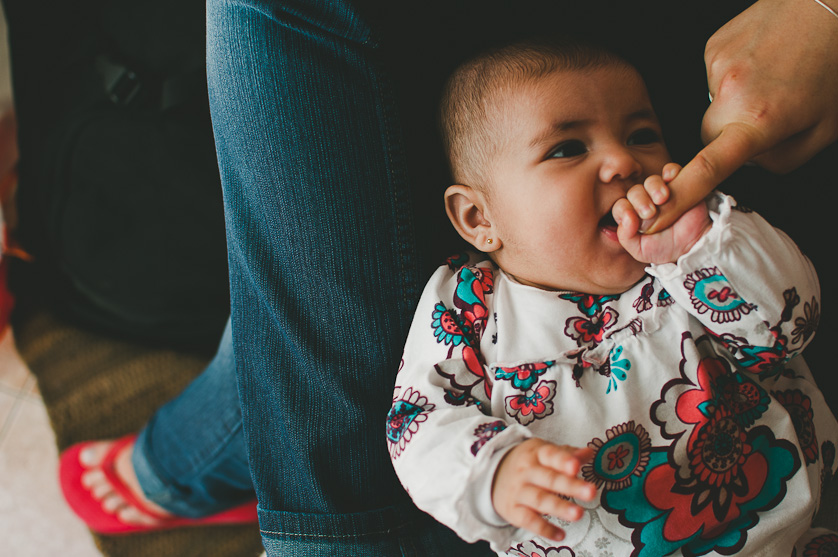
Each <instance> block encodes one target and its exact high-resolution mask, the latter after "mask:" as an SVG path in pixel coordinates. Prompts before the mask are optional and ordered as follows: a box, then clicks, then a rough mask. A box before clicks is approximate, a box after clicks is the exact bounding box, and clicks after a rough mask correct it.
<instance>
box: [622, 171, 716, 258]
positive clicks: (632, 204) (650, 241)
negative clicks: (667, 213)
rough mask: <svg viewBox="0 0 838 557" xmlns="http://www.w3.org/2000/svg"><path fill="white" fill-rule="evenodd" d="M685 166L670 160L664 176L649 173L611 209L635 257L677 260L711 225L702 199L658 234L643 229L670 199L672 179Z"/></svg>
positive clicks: (626, 243)
mask: <svg viewBox="0 0 838 557" xmlns="http://www.w3.org/2000/svg"><path fill="white" fill-rule="evenodd" d="M680 171H681V166H680V165H678V164H675V163H669V164H667V165H666V166H664V167H663V172H662V173H661V175H660V176H658V175H655V176H649V177H648V178H646V181H645V182H644V183H643V184H637V185H636V186H634V187H633V188H631V189H630V190H629V191H628V193H626V197H624V198H622V199H619V200H618V201H617V202H616V203H615V204H614V207H613V208H612V209H611V214H612V215H613V216H614V220H615V221H617V224H618V226H617V237H618V238H619V240H620V243H621V244H622V245H623V247H624V248H625V249H626V251H627V252H629V254H631V256H632V257H634V258H635V259H636V260H638V261H640V262H643V263H674V262H675V261H677V260H678V258H679V257H681V256H682V255H683V254H685V253H687V252H688V251H689V250H690V248H691V247H693V245H695V243H696V242H697V241H698V240H699V239H701V237H702V236H704V234H705V233H706V232H707V231H708V230H709V229H710V226H711V225H712V222H711V221H710V215H709V214H708V212H707V204H706V203H705V202H704V201H702V202H701V203H699V204H698V205H696V206H694V207H692V208H691V209H688V210H687V211H686V212H685V213H684V214H682V215H681V216H680V217H678V220H676V221H675V222H674V223H673V224H672V225H671V226H669V227H667V228H665V229H663V230H661V231H660V232H657V233H655V234H643V233H641V232H640V228H641V225H642V224H643V221H648V220H649V219H651V218H653V217H654V216H655V215H656V214H657V212H658V209H657V208H658V206H659V205H663V204H664V203H666V201H667V200H668V199H669V185H668V184H669V183H670V182H671V181H672V180H674V179H675V177H676V176H677V175H678V173H679V172H680Z"/></svg>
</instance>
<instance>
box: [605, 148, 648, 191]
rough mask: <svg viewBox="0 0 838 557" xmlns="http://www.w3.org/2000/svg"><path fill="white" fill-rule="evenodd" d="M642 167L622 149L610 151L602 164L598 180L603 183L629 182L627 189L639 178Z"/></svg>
mask: <svg viewBox="0 0 838 557" xmlns="http://www.w3.org/2000/svg"><path fill="white" fill-rule="evenodd" d="M642 171H643V167H642V166H641V165H640V162H639V161H638V160H637V159H636V158H635V157H634V155H633V154H632V153H631V152H630V151H629V150H628V149H625V148H623V147H615V148H613V149H611V150H610V151H609V152H608V153H607V155H606V157H605V160H604V161H603V163H602V168H601V169H600V178H601V180H602V181H603V182H605V183H611V182H615V181H618V182H621V183H623V182H629V185H628V187H631V186H632V185H634V182H635V181H637V179H639V178H640V173H641V172H642Z"/></svg>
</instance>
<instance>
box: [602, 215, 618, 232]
mask: <svg viewBox="0 0 838 557" xmlns="http://www.w3.org/2000/svg"><path fill="white" fill-rule="evenodd" d="M599 227H600V228H607V229H611V230H616V229H617V221H615V220H614V215H612V214H611V211H609V212H607V213H605V215H603V217H602V218H601V219H599Z"/></svg>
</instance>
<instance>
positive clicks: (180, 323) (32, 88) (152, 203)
mask: <svg viewBox="0 0 838 557" xmlns="http://www.w3.org/2000/svg"><path fill="white" fill-rule="evenodd" d="M3 1H4V8H5V12H6V17H7V21H8V30H9V42H10V50H11V60H12V79H13V87H14V95H15V110H16V112H17V117H18V126H19V128H18V129H19V133H18V137H19V145H20V154H21V155H20V165H19V176H20V182H19V191H18V210H19V215H20V226H19V230H18V237H19V240H20V241H21V243H22V244H23V246H24V248H25V249H27V250H28V251H29V252H30V253H32V255H33V256H34V257H35V260H36V265H37V271H38V275H39V276H41V277H42V278H44V279H45V280H44V282H40V283H39V285H38V287H37V288H38V289H39V292H41V293H42V294H41V295H43V296H47V297H49V298H50V299H51V300H52V301H53V302H54V303H55V306H56V307H57V308H58V309H61V310H63V312H64V313H65V314H67V315H69V316H70V317H72V318H73V319H74V320H75V321H76V322H78V323H81V324H85V325H89V326H93V327H97V328H99V329H103V330H107V331H111V332H116V333H121V334H125V335H130V336H132V337H134V338H146V339H151V340H160V341H167V342H174V343H178V344H184V343H187V344H189V343H200V344H204V343H206V344H214V343H217V341H218V339H219V338H220V334H221V331H222V329H223V327H224V322H225V320H226V318H227V315H228V313H229V293H228V292H229V290H228V278H227V259H226V243H225V236H224V216H223V207H222V198H221V187H220V183H219V177H218V167H217V162H216V155H215V147H214V143H213V136H212V128H211V125H210V118H209V107H208V101H207V93H206V73H205V57H204V56H205V55H204V52H205V7H204V2H203V0H155V1H150V2H149V1H147V2H125V1H121V0H120V1H116V0H114V1H110V2H98V1H90V0H82V1H81V2H50V3H48V5H44V3H40V2H31V1H29V0H3ZM27 282H29V281H27ZM19 283H20V281H18V283H17V284H19ZM22 286H25V285H22Z"/></svg>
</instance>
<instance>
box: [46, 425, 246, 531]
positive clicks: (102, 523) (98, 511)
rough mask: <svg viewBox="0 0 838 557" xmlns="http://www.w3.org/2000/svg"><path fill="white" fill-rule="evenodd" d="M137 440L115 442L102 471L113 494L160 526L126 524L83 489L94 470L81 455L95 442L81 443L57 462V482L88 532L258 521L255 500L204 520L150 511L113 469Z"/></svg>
mask: <svg viewBox="0 0 838 557" xmlns="http://www.w3.org/2000/svg"><path fill="white" fill-rule="evenodd" d="M136 438H137V436H136V434H132V435H127V436H125V437H122V438H121V439H117V440H116V441H114V442H113V443H112V444H111V446H110V448H109V449H108V452H107V454H105V457H104V458H103V459H102V462H101V464H100V465H99V468H100V469H101V470H102V472H103V473H104V474H105V477H106V478H107V479H108V482H110V484H111V486H113V489H114V491H116V492H117V493H119V495H121V496H122V498H123V499H125V500H126V501H127V502H128V504H130V505H131V506H133V507H135V508H136V509H138V510H139V511H140V512H142V513H144V514H146V515H148V516H150V517H152V518H154V519H156V520H157V523H155V524H152V525H137V524H129V523H126V522H123V521H122V520H120V519H119V516H118V515H116V514H111V513H109V512H107V511H105V510H104V509H103V508H102V504H101V502H100V501H97V500H96V499H94V498H93V494H92V493H91V492H90V491H89V490H88V489H87V488H86V487H84V485H83V484H82V482H81V477H82V475H83V474H84V473H85V472H87V471H88V470H91V468H87V467H85V466H84V465H82V463H81V460H79V456H80V453H81V451H83V450H84V449H86V448H87V447H89V446H91V445H92V444H93V443H94V442H92V441H88V442H84V443H78V444H76V445H73V446H72V447H70V448H69V449H67V450H66V451H64V453H62V454H61V457H60V458H59V461H58V475H59V478H58V479H59V482H60V483H61V490H62V491H63V492H64V499H66V500H67V503H68V504H69V505H70V508H71V509H72V510H73V512H74V513H76V515H77V516H78V517H79V518H81V519H82V520H83V521H84V523H85V524H87V527H88V528H90V529H91V530H93V531H94V532H97V533H99V534H134V533H141V532H155V531H158V530H168V529H171V528H181V527H184V526H205V525H210V524H218V525H222V524H246V523H251V522H256V521H257V517H256V501H255V500H254V501H251V502H249V503H245V504H244V505H240V506H238V507H233V508H232V509H228V510H226V511H222V512H220V513H217V514H213V515H210V516H205V517H203V518H184V517H179V516H163V515H161V514H159V513H156V512H154V511H153V510H151V509H149V508H148V507H147V506H146V505H145V504H144V503H143V502H142V501H140V500H139V499H138V498H137V497H136V496H135V495H134V493H133V492H132V491H131V490H130V489H129V488H128V486H126V485H125V484H124V483H123V481H122V479H121V478H120V477H119V476H118V475H117V474H116V469H115V466H114V462H115V461H116V457H117V455H118V454H119V453H120V451H121V450H122V449H123V448H124V447H125V446H126V445H128V444H130V443H133V442H134V440H135V439H136Z"/></svg>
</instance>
